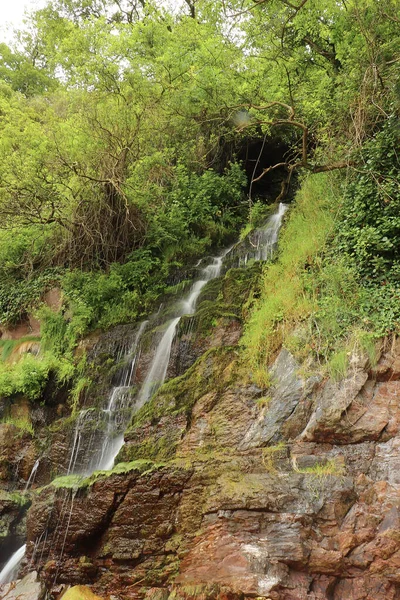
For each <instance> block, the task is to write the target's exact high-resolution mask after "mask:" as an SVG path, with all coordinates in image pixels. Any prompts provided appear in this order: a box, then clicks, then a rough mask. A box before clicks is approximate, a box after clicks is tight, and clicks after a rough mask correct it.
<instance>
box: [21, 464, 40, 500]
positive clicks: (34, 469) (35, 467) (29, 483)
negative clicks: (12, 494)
mask: <svg viewBox="0 0 400 600" xmlns="http://www.w3.org/2000/svg"><path fill="white" fill-rule="evenodd" d="M39 463H40V458H38V459H37V461H36V462H35V464H34V465H33V467H32V471H31V473H30V475H29V478H28V481H27V482H26V485H25V488H24V494H25V493H26V492H27V491H28V490H29V486H30V485H31V484H32V483H33V480H34V479H35V475H36V471H37V470H38V467H39Z"/></svg>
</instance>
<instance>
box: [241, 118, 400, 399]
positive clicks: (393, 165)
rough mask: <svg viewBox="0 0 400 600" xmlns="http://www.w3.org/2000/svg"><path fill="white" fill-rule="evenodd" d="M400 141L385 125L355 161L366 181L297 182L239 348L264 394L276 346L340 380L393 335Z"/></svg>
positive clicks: (326, 177) (397, 318)
mask: <svg viewBox="0 0 400 600" xmlns="http://www.w3.org/2000/svg"><path fill="white" fill-rule="evenodd" d="M399 137H400V133H399V128H398V127H397V126H396V125H394V124H393V122H392V121H391V120H388V122H387V123H386V124H385V125H384V126H383V128H382V131H381V132H379V133H378V134H377V135H376V136H375V139H374V140H372V141H370V142H369V143H368V144H367V145H366V146H365V148H364V149H363V151H362V152H361V157H360V160H362V161H364V165H365V166H364V171H363V174H362V175H360V174H359V173H357V172H356V173H350V174H349V175H348V177H344V176H343V174H332V173H321V174H318V175H315V174H314V175H311V176H308V177H307V178H305V179H304V180H303V183H302V185H301V188H300V190H299V191H298V193H297V196H296V201H295V206H294V208H293V209H292V210H291V214H290V216H289V219H288V222H287V224H286V226H285V227H284V230H283V231H282V234H281V237H280V242H279V253H278V256H277V258H276V260H275V262H273V263H272V264H267V265H265V267H264V270H263V274H262V278H261V284H260V297H259V299H258V300H257V301H256V303H255V305H254V309H253V311H252V312H251V314H250V317H249V319H248V321H247V324H246V328H245V334H244V337H243V339H242V345H243V350H244V357H245V359H246V360H247V363H248V364H249V366H250V369H251V371H252V373H253V378H254V379H255V381H256V382H257V383H258V384H259V385H260V386H262V387H267V386H268V368H267V367H268V364H269V363H270V362H271V360H272V359H273V357H274V353H276V352H277V351H278V350H279V348H280V347H281V346H282V345H284V346H286V347H287V348H288V349H289V350H290V351H291V352H292V353H293V354H294V355H295V356H296V357H297V358H298V359H299V361H301V362H308V363H310V362H312V363H313V364H314V365H315V366H316V367H317V368H318V369H321V368H322V369H326V371H327V372H328V374H329V375H330V376H332V377H334V378H336V379H340V378H341V377H343V376H344V375H345V374H346V372H347V370H348V367H349V361H350V360H351V358H352V357H353V356H355V355H358V356H360V355H364V356H367V358H368V360H369V363H370V364H371V365H373V364H374V363H375V362H376V360H377V355H378V340H379V338H382V337H384V336H386V335H390V334H393V333H397V332H398V329H399V327H400V308H399V307H400V303H399V302H398V299H400V284H399V282H398V279H399V277H398V273H399V272H400V258H399V255H398V250H397V245H394V243H393V240H396V239H397V233H396V232H397V229H396V228H398V217H397V216H396V215H397V212H396V211H397V204H398V200H397V196H396V195H395V194H394V187H393V186H394V183H393V181H394V180H395V179H396V178H397V177H398V174H399V171H400V163H399V161H398V158H397V153H396V151H395V147H396V144H397V143H398V140H399ZM378 171H379V173H380V179H378V178H377V177H376V173H377V172H378ZM366 228H367V229H368V231H366ZM389 233H390V236H389Z"/></svg>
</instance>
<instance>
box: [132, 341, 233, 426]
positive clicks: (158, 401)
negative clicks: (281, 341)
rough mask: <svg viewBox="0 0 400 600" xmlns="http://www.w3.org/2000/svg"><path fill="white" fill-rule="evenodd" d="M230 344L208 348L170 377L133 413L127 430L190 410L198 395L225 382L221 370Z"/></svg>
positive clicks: (230, 357)
mask: <svg viewBox="0 0 400 600" xmlns="http://www.w3.org/2000/svg"><path fill="white" fill-rule="evenodd" d="M233 352H234V349H233V348H230V347H219V348H210V350H207V352H205V353H204V354H203V355H202V356H201V357H200V358H199V359H198V360H197V361H196V362H195V363H194V365H192V366H191V367H190V368H189V369H188V370H187V371H186V372H185V373H184V374H183V375H181V376H180V377H176V378H175V379H171V380H170V381H168V382H167V383H165V384H164V385H163V386H161V388H160V389H159V390H158V391H157V393H156V394H155V395H154V396H153V397H152V398H151V399H150V400H149V402H147V403H146V404H145V405H144V406H143V407H142V408H141V409H140V410H139V411H138V412H137V413H136V414H135V415H134V417H133V420H132V425H131V427H130V428H129V429H128V431H132V430H135V429H136V428H138V427H141V426H142V425H143V424H144V423H147V422H148V421H152V422H153V421H157V420H159V419H161V417H163V416H165V415H177V414H180V413H182V412H185V413H187V414H190V411H191V409H192V407H193V405H194V404H195V402H196V400H198V399H199V398H200V397H201V396H202V395H204V394H206V393H207V392H208V391H210V390H217V389H218V388H219V387H221V386H224V385H226V379H225V378H224V377H223V375H222V373H223V371H224V370H225V369H226V367H227V366H228V365H229V364H230V363H231V362H232V360H233V358H234V354H233Z"/></svg>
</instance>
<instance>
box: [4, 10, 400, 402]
mask: <svg viewBox="0 0 400 600" xmlns="http://www.w3.org/2000/svg"><path fill="white" fill-rule="evenodd" d="M177 4H179V3H176V2H175V3H172V6H171V7H170V6H169V5H168V2H165V3H159V2H152V1H151V0H146V1H145V0H142V1H140V0H138V1H135V0H94V1H90V0H53V1H49V3H48V5H47V7H46V8H44V9H43V10H39V11H37V12H35V13H34V14H33V15H31V18H30V20H29V27H27V28H26V29H25V30H23V31H22V32H19V33H18V34H16V38H15V44H13V45H11V46H10V47H8V46H6V45H5V44H1V45H0V123H1V128H2V137H1V141H0V228H1V229H0V321H1V323H2V325H3V326H10V325H15V324H17V323H19V322H20V321H21V320H23V319H25V318H26V317H27V315H28V314H32V313H35V314H36V315H37V316H39V317H40V320H41V322H42V350H41V354H40V360H38V359H36V358H33V357H32V356H29V357H27V358H26V359H25V360H23V361H21V362H19V363H18V364H17V365H16V366H14V365H13V364H11V363H10V361H8V363H7V364H6V365H5V366H3V367H2V374H1V376H0V393H1V394H13V393H19V392H22V393H28V394H29V395H30V396H31V397H38V396H39V395H40V393H41V390H42V389H43V386H44V385H45V382H46V379H47V376H48V374H49V373H50V372H51V371H55V372H57V373H58V377H59V378H60V379H68V378H71V377H72V376H73V374H74V373H75V372H76V370H77V369H78V372H79V371H82V369H83V367H82V360H81V362H80V364H79V365H78V366H77V364H76V360H77V359H75V357H74V349H75V347H76V344H77V343H78V341H79V339H80V338H81V337H82V336H83V335H84V334H85V333H87V332H88V331H90V330H91V329H94V328H96V327H102V328H106V327H107V326H110V325H112V324H115V323H118V322H121V321H126V320H134V319H136V318H138V317H139V316H140V315H142V314H144V313H146V312H148V311H149V310H151V308H152V307H153V306H154V305H155V302H156V300H157V298H158V297H159V296H160V295H161V294H163V293H165V292H166V290H167V288H168V286H169V285H171V282H172V281H173V280H172V278H171V277H172V274H173V273H174V272H175V271H176V270H177V269H179V268H181V267H182V266H183V265H187V264H190V263H191V262H193V261H195V259H197V258H198V257H199V256H201V255H202V254H204V253H205V252H207V250H208V249H210V248H211V247H213V246H218V245H221V244H223V243H225V242H226V240H228V239H229V238H232V236H234V235H235V233H236V234H237V233H238V232H239V230H240V229H241V228H242V227H244V226H245V225H246V222H247V221H248V220H250V226H251V225H252V223H253V222H254V219H255V215H257V214H259V213H260V206H261V208H262V206H263V203H265V202H270V201H271V200H273V198H271V195H269V194H268V192H267V191H266V190H268V185H269V182H271V185H272V182H273V181H276V176H277V174H278V179H279V189H278V191H277V193H276V196H279V198H280V199H283V198H285V197H286V194H287V192H288V190H289V187H290V182H291V181H293V180H294V178H295V176H299V181H300V187H301V189H300V191H299V192H298V193H297V197H296V206H295V208H294V209H293V210H292V214H291V217H290V219H289V222H288V224H287V227H286V230H285V232H284V236H283V239H282V244H281V250H280V255H279V257H278V259H277V262H276V263H275V264H274V265H272V266H271V267H268V268H266V269H265V271H264V275H263V280H262V282H261V293H260V297H259V299H258V300H257V301H256V304H255V306H254V307H253V311H252V315H251V317H250V319H249V323H248V326H247V330H246V335H245V338H244V342H243V343H244V349H245V355H246V356H247V358H248V360H250V361H251V363H252V365H253V368H254V371H255V372H256V373H259V372H262V371H263V369H264V366H265V362H266V361H267V360H268V358H269V357H270V356H271V353H272V352H273V351H274V349H275V348H276V347H277V345H278V344H280V343H281V342H282V341H283V340H285V343H286V344H287V345H289V346H290V347H291V348H292V349H293V351H295V352H296V351H298V352H299V353H302V352H303V353H304V352H306V353H307V352H309V353H310V354H312V355H313V356H314V357H315V358H317V359H318V360H319V361H323V362H326V361H330V364H331V365H333V368H334V369H336V368H337V367H339V370H340V369H341V365H342V364H344V363H345V358H344V359H343V360H342V358H343V356H344V357H346V356H347V355H348V346H349V344H350V345H352V344H355V343H357V344H360V343H362V344H364V346H368V345H369V344H370V340H371V339H372V340H373V338H374V336H381V335H385V334H387V333H390V332H394V331H396V330H397V328H398V326H399V322H400V309H399V308H398V306H399V303H398V302H395V301H393V299H394V298H398V297H399V295H400V282H399V274H400V254H399V247H400V246H399V242H400V217H399V215H398V208H399V169H400V162H399V154H398V152H399V150H398V149H399V137H400V129H399V124H398V115H399V109H400V88H399V81H400V77H399V75H400V50H399V49H400V14H399V9H398V3H397V0H342V1H337V0H293V1H290V2H289V1H286V0H258V1H255V0H221V1H220V0H215V1H212V2H211V1H208V0H186V1H185V2H182V3H181V5H179V6H178V5H177ZM274 142H276V144H277V145H279V144H280V146H281V147H283V148H284V152H280V153H277V154H276V157H275V156H274V155H273V153H272V156H271V153H270V154H269V155H268V159H267V157H266V154H265V153H264V154H263V148H264V146H265V145H266V144H267V145H268V144H270V145H271V143H272V144H273V143H274ZM251 143H258V144H259V148H260V153H259V156H258V158H257V157H256V158H257V160H254V162H253V163H251V162H250V161H247V162H246V158H245V155H246V153H245V152H244V150H245V148H246V146H247V147H248V146H249V144H251ZM275 158H276V160H275ZM246 173H247V175H248V176H249V173H250V179H251V181H247V183H246ZM274 177H275V179H274ZM260 182H262V184H263V185H264V187H263V188H260V187H257V185H258V186H260ZM257 190H259V191H260V190H261V191H262V190H264V192H263V193H262V196H263V197H262V198H261V200H259V201H257V198H256V197H255V194H256V193H257ZM279 190H280V192H279ZM261 213H262V210H261ZM53 287H58V288H61V290H62V307H61V309H60V310H59V311H55V310H54V309H52V308H50V307H48V306H45V305H44V304H43V298H44V293H45V292H46V291H47V290H49V289H51V288H53ZM354 340H357V341H354ZM35 373H36V375H37V376H36V375H35ZM80 381H81V380H80Z"/></svg>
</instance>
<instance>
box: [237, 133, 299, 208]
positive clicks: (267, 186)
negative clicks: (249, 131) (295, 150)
mask: <svg viewBox="0 0 400 600" xmlns="http://www.w3.org/2000/svg"><path fill="white" fill-rule="evenodd" d="M290 155H291V147H290V146H289V145H288V143H287V142H285V141H283V140H282V139H280V138H276V137H274V138H265V139H264V138H247V139H245V140H244V141H243V143H242V144H241V147H240V148H239V149H237V150H236V156H237V159H238V160H239V161H240V162H241V163H242V165H243V168H244V170H245V171H246V175H247V182H248V183H247V189H246V193H247V194H249V195H250V194H251V197H252V198H253V199H255V198H261V199H263V200H264V201H265V202H267V203H271V202H274V201H275V200H276V199H277V198H278V196H279V194H280V193H281V184H282V181H283V180H286V178H287V176H288V171H287V169H286V168H285V167H278V168H277V169H274V170H272V171H270V172H269V173H267V174H266V175H265V176H264V177H263V178H262V179H260V180H259V181H256V182H253V183H251V182H252V180H253V179H256V178H257V177H259V175H261V174H262V172H263V170H264V169H266V168H268V167H271V166H273V165H276V164H278V163H281V162H285V161H287V160H288V158H290ZM295 183H296V175H295V174H293V175H292V177H291V181H290V182H289V186H288V188H287V190H286V195H285V197H284V198H283V201H285V202H287V201H289V200H290V199H291V198H292V196H293V191H294V189H295Z"/></svg>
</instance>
